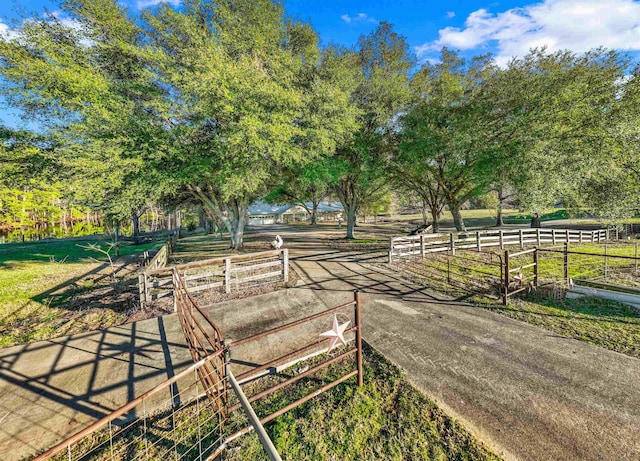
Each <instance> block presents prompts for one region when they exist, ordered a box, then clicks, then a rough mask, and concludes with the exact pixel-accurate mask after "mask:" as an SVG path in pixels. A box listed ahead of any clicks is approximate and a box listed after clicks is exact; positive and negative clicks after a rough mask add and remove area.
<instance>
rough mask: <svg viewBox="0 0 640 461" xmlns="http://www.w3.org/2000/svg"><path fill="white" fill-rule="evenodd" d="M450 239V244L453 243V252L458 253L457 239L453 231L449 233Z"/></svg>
mask: <svg viewBox="0 0 640 461" xmlns="http://www.w3.org/2000/svg"><path fill="white" fill-rule="evenodd" d="M449 241H450V244H451V254H452V255H454V254H456V239H455V237H454V236H453V232H451V233H450V234H449Z"/></svg>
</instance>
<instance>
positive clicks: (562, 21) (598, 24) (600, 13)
mask: <svg viewBox="0 0 640 461" xmlns="http://www.w3.org/2000/svg"><path fill="white" fill-rule="evenodd" d="M489 44H491V45H495V46H496V61H497V62H498V64H500V65H505V64H506V63H507V62H508V61H509V59H510V58H512V57H513V56H523V55H525V54H526V53H527V52H528V51H529V49H531V48H535V47H542V46H547V47H548V49H549V50H550V51H555V50H558V49H570V50H572V51H575V52H585V51H588V50H590V49H592V48H596V47H599V46H604V47H607V48H613V49H619V50H640V1H635V0H607V1H602V0H543V1H542V2H541V3H535V4H531V5H527V6H524V7H522V8H513V9H510V10H507V11H504V12H502V13H491V12H489V11H488V10H486V9H484V8H483V9H480V10H477V11H474V12H473V13H471V14H470V15H469V16H468V17H467V19H466V20H465V23H464V27H462V28H458V27H445V28H444V29H441V30H440V31H439V38H438V39H437V40H434V41H433V42H428V43H425V44H424V45H421V46H418V47H416V52H417V53H418V55H419V56H421V57H427V55H428V54H429V53H430V52H434V51H436V50H439V49H440V48H441V47H443V46H448V47H451V48H457V49H462V50H468V49H473V48H480V47H483V46H487V45H489Z"/></svg>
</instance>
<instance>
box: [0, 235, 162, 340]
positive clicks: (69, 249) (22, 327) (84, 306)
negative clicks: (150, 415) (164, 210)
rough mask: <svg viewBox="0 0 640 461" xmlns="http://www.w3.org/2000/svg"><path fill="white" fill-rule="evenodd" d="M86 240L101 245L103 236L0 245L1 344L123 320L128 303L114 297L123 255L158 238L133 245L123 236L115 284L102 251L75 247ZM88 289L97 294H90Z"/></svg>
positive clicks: (119, 288)
mask: <svg viewBox="0 0 640 461" xmlns="http://www.w3.org/2000/svg"><path fill="white" fill-rule="evenodd" d="M91 243H95V244H100V245H101V246H102V247H103V248H106V242H105V241H104V240H100V239H96V238H88V239H60V240H51V241H43V242H29V243H8V244H3V245H0V347H5V346H10V345H14V344H23V343H26V342H30V341H35V340H41V339H47V338H51V337H55V336H60V335H65V334H72V333H76V332H81V331H86V330H87V329H96V328H104V327H107V326H111V325H114V324H118V323H122V322H123V321H125V320H126V317H127V312H126V311H127V309H128V308H130V304H129V303H127V302H125V303H120V304H119V303H118V302H117V299H114V297H115V296H118V297H120V298H122V299H121V300H122V301H124V295H123V292H124V290H125V289H128V285H127V284H126V283H124V281H125V280H127V275H129V273H130V272H131V265H130V261H131V259H132V258H130V257H129V258H127V256H131V255H134V254H137V253H141V252H143V251H145V250H148V249H151V248H154V247H158V246H160V245H162V242H156V243H148V244H144V245H137V246H134V245H130V244H128V243H127V242H123V243H122V244H121V246H120V258H118V259H116V261H115V262H116V266H117V267H118V269H119V270H120V274H121V276H120V277H119V278H120V283H115V284H114V283H112V282H111V278H110V272H111V271H110V269H109V268H106V267H104V266H105V264H106V261H107V258H106V256H105V255H103V254H101V253H99V252H96V251H87V250H85V249H84V248H81V247H80V245H87V244H91ZM92 258H95V259H92ZM96 260H97V261H96ZM92 292H95V294H96V296H89V295H90V294H91V293H92ZM134 293H135V292H134ZM83 301H86V302H83ZM125 306H126V307H125Z"/></svg>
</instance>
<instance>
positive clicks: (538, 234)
mask: <svg viewBox="0 0 640 461" xmlns="http://www.w3.org/2000/svg"><path fill="white" fill-rule="evenodd" d="M536 240H537V242H538V246H540V243H541V242H540V228H539V227H538V228H537V229H536Z"/></svg>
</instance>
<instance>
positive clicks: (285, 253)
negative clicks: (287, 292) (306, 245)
mask: <svg viewBox="0 0 640 461" xmlns="http://www.w3.org/2000/svg"><path fill="white" fill-rule="evenodd" d="M282 279H283V282H284V283H287V282H288V281H289V250H288V249H287V248H283V249H282Z"/></svg>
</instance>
